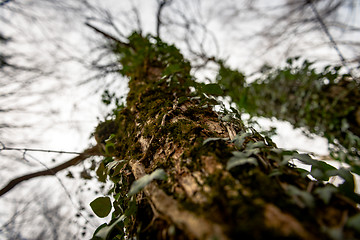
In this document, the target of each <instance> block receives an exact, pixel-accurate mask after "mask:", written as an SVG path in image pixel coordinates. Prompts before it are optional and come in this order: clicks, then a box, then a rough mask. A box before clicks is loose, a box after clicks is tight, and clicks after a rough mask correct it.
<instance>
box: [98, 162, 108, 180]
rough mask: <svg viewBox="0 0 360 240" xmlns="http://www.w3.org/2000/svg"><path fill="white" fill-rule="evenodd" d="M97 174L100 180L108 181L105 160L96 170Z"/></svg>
mask: <svg viewBox="0 0 360 240" xmlns="http://www.w3.org/2000/svg"><path fill="white" fill-rule="evenodd" d="M96 175H97V176H98V179H99V181H100V182H106V171H105V165H104V162H101V163H100V165H99V167H98V168H97V170H96Z"/></svg>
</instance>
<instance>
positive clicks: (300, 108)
mask: <svg viewBox="0 0 360 240" xmlns="http://www.w3.org/2000/svg"><path fill="white" fill-rule="evenodd" d="M313 64H314V63H313V62H310V61H307V60H304V61H302V62H301V60H300V59H299V58H293V59H288V61H287V65H286V66H285V67H284V68H282V69H275V70H274V69H271V68H268V67H267V68H264V71H263V74H262V76H261V77H260V78H258V79H256V80H255V81H253V82H251V83H247V82H246V81H245V78H244V75H243V74H241V73H239V72H238V71H235V70H231V69H230V68H227V67H226V66H224V64H223V63H222V62H220V69H219V74H218V76H217V80H218V83H219V84H220V85H221V86H222V88H223V89H224V92H225V94H227V95H229V96H231V98H232V100H233V101H234V102H235V103H236V104H237V105H238V107H239V109H240V110H242V111H246V112H248V113H249V114H250V115H251V116H263V117H269V118H271V117H276V118H278V119H280V120H285V121H289V122H290V123H291V124H292V125H293V126H294V127H298V128H302V129H307V131H308V132H310V133H315V134H318V135H320V136H324V137H326V138H327V139H328V142H329V149H330V151H331V154H332V157H333V158H334V159H336V160H338V161H341V162H345V163H348V164H349V165H350V166H351V171H352V172H354V173H357V174H360V151H359V147H360V137H359V136H360V107H359V106H360V86H359V84H358V83H357V82H356V81H354V80H352V79H351V78H350V76H349V75H347V74H342V73H341V72H342V69H341V67H339V66H326V67H325V68H323V70H322V71H320V72H318V71H317V70H316V69H315V67H313Z"/></svg>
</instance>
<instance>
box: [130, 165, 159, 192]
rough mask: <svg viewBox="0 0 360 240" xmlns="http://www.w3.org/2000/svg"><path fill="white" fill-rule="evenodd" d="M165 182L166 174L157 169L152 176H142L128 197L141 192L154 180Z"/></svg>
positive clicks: (133, 184)
mask: <svg viewBox="0 0 360 240" xmlns="http://www.w3.org/2000/svg"><path fill="white" fill-rule="evenodd" d="M156 179H157V180H165V179H166V173H165V171H164V170H163V169H156V170H155V171H154V172H152V173H151V174H146V175H144V176H142V177H141V178H140V179H138V180H136V181H134V182H133V183H132V185H131V187H130V191H129V193H128V195H129V196H130V197H131V196H133V195H135V194H137V193H138V192H140V191H141V190H142V189H143V188H144V187H146V185H148V184H149V183H150V182H152V181H153V180H156Z"/></svg>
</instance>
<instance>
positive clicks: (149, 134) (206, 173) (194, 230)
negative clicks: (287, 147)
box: [96, 36, 359, 239]
mask: <svg viewBox="0 0 360 240" xmlns="http://www.w3.org/2000/svg"><path fill="white" fill-rule="evenodd" d="M130 40H131V41H130V43H129V44H130V46H131V49H130V50H126V49H125V48H123V47H119V48H117V49H116V50H115V51H118V52H119V55H121V56H122V58H121V59H120V62H121V63H122V64H123V66H124V68H123V70H124V72H123V74H126V75H127V76H128V77H129V79H130V82H129V87H130V92H129V94H128V97H127V106H126V107H125V108H123V109H122V110H119V111H118V113H117V114H116V116H114V118H113V119H112V120H107V121H104V122H103V123H101V124H100V125H99V126H98V128H97V131H96V137H97V141H98V143H99V144H102V145H103V146H104V151H105V152H104V154H105V155H106V156H108V159H109V157H110V159H111V160H110V162H116V161H117V162H125V164H124V165H121V166H122V167H121V168H120V169H117V168H115V170H111V171H110V174H109V175H110V176H111V177H112V180H113V181H114V183H115V187H114V189H113V194H114V196H115V199H117V200H116V201H115V202H114V206H115V209H121V210H116V211H117V212H116V213H115V214H113V218H114V219H116V218H117V217H118V216H120V215H121V214H125V215H126V209H129V203H130V202H131V199H130V198H129V197H128V196H127V195H126V194H127V192H128V191H129V186H130V185H131V183H132V182H133V181H134V180H138V179H140V178H141V177H142V176H144V175H145V174H150V173H152V172H153V171H154V170H155V169H158V168H162V169H164V170H165V172H166V174H167V176H168V177H167V180H165V181H160V180H157V181H153V182H151V183H150V184H148V185H147V186H146V187H145V188H144V190H143V191H142V192H140V193H138V194H137V195H136V204H137V211H136V213H135V214H133V215H132V216H131V217H129V218H128V222H127V223H126V224H125V227H126V229H127V234H129V235H137V236H138V239H272V238H274V239H279V238H281V239H282V238H291V239H330V236H329V234H328V233H329V232H331V231H332V230H339V233H340V235H341V236H342V237H344V238H355V237H359V236H358V235H356V233H354V231H352V230H351V229H349V228H347V227H345V223H346V220H347V218H348V217H350V216H352V215H354V214H356V213H357V211H358V210H357V209H356V207H355V205H354V204H352V203H351V201H348V200H347V201H343V200H340V198H339V197H338V196H337V194H334V195H333V196H332V198H331V200H330V203H329V204H325V203H323V202H322V201H321V200H319V199H318V198H316V196H315V195H314V196H315V197H314V205H312V206H310V205H307V204H306V201H305V200H304V199H303V198H302V197H301V195H299V194H289V190H290V188H291V187H292V189H293V188H296V189H298V190H300V191H303V192H307V193H309V194H310V193H312V192H313V191H314V189H316V185H321V184H317V183H314V182H311V181H309V180H308V179H306V178H304V177H301V175H300V173H299V172H298V171H297V170H296V169H294V168H292V167H291V166H287V165H285V166H281V171H282V174H281V175H279V176H273V177H271V176H269V174H270V173H271V172H272V171H274V169H278V168H280V164H279V161H276V160H274V159H276V158H277V157H279V156H277V155H276V151H272V150H273V149H275V148H274V147H273V146H272V145H271V144H270V143H268V142H267V141H266V140H265V139H263V138H262V137H261V136H260V135H259V134H257V133H256V132H252V133H251V131H249V130H246V129H245V127H244V126H243V125H242V123H241V122H240V121H239V120H237V119H235V118H232V119H231V120H229V121H223V120H222V118H221V115H220V114H218V113H216V112H214V111H213V109H212V106H211V105H210V101H208V100H206V99H200V100H199V99H197V98H196V97H191V91H190V90H189V87H188V82H189V81H192V79H191V77H190V73H189V71H190V65H189V64H188V63H187V62H186V61H185V60H183V59H182V56H181V55H180V54H179V53H178V52H176V51H175V50H174V48H173V47H169V46H167V45H165V44H163V43H161V42H160V41H159V40H157V43H155V44H151V43H150V42H149V41H148V39H146V38H141V37H139V36H137V37H136V36H133V38H130ZM144 48H145V49H146V51H143V49H144ZM171 51H173V53H171ZM167 52H168V53H167ZM126 54H129V55H130V56H131V58H132V60H131V59H130V57H127V56H128V55H126ZM138 54H140V57H139V55H138ZM167 54H170V55H171V54H173V55H172V56H168V55H167ZM134 59H136V64H133V62H131V61H134ZM131 64H132V65H131ZM170 65H178V67H177V69H179V70H177V71H170V73H169V74H166V72H169V66H170ZM126 66H127V67H126ZM129 66H130V67H129ZM245 131H248V132H250V134H249V135H248V136H247V137H245V139H244V142H243V143H241V146H240V147H239V146H236V144H235V143H234V142H232V141H231V140H232V139H234V138H235V136H236V134H241V133H244V132H245ZM112 134H113V135H112ZM109 137H110V138H109ZM208 138H228V139H229V140H221V139H214V140H213V141H209V142H207V143H206V144H204V140H206V139H208ZM106 139H108V140H107V141H106ZM109 142H111V146H114V147H112V149H110V148H109V146H110V145H109ZM259 142H263V143H265V145H264V146H262V147H261V148H259V149H258V150H256V151H252V152H251V154H248V155H249V156H248V158H252V159H256V164H252V163H250V162H249V163H245V164H241V165H239V166H237V167H233V168H231V169H230V170H227V163H228V160H229V158H231V157H233V156H234V153H233V152H234V151H238V152H241V151H246V149H248V147H249V146H250V145H251V144H252V146H256V145H254V144H255V143H259ZM259 146H260V145H259ZM254 148H255V147H254ZM248 152H249V150H248ZM279 158H280V157H279ZM120 160H125V161H120ZM108 162H109V161H108ZM105 165H106V162H105ZM290 186H291V187H290ZM126 199H128V200H126ZM116 204H118V206H116ZM124 212H125V213H124Z"/></svg>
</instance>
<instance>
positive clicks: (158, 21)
mask: <svg viewBox="0 0 360 240" xmlns="http://www.w3.org/2000/svg"><path fill="white" fill-rule="evenodd" d="M171 2H172V0H161V1H158V4H159V6H158V9H157V13H156V36H157V37H160V27H161V25H162V21H161V12H162V10H163V9H164V7H165V6H166V5H168V4H171Z"/></svg>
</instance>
